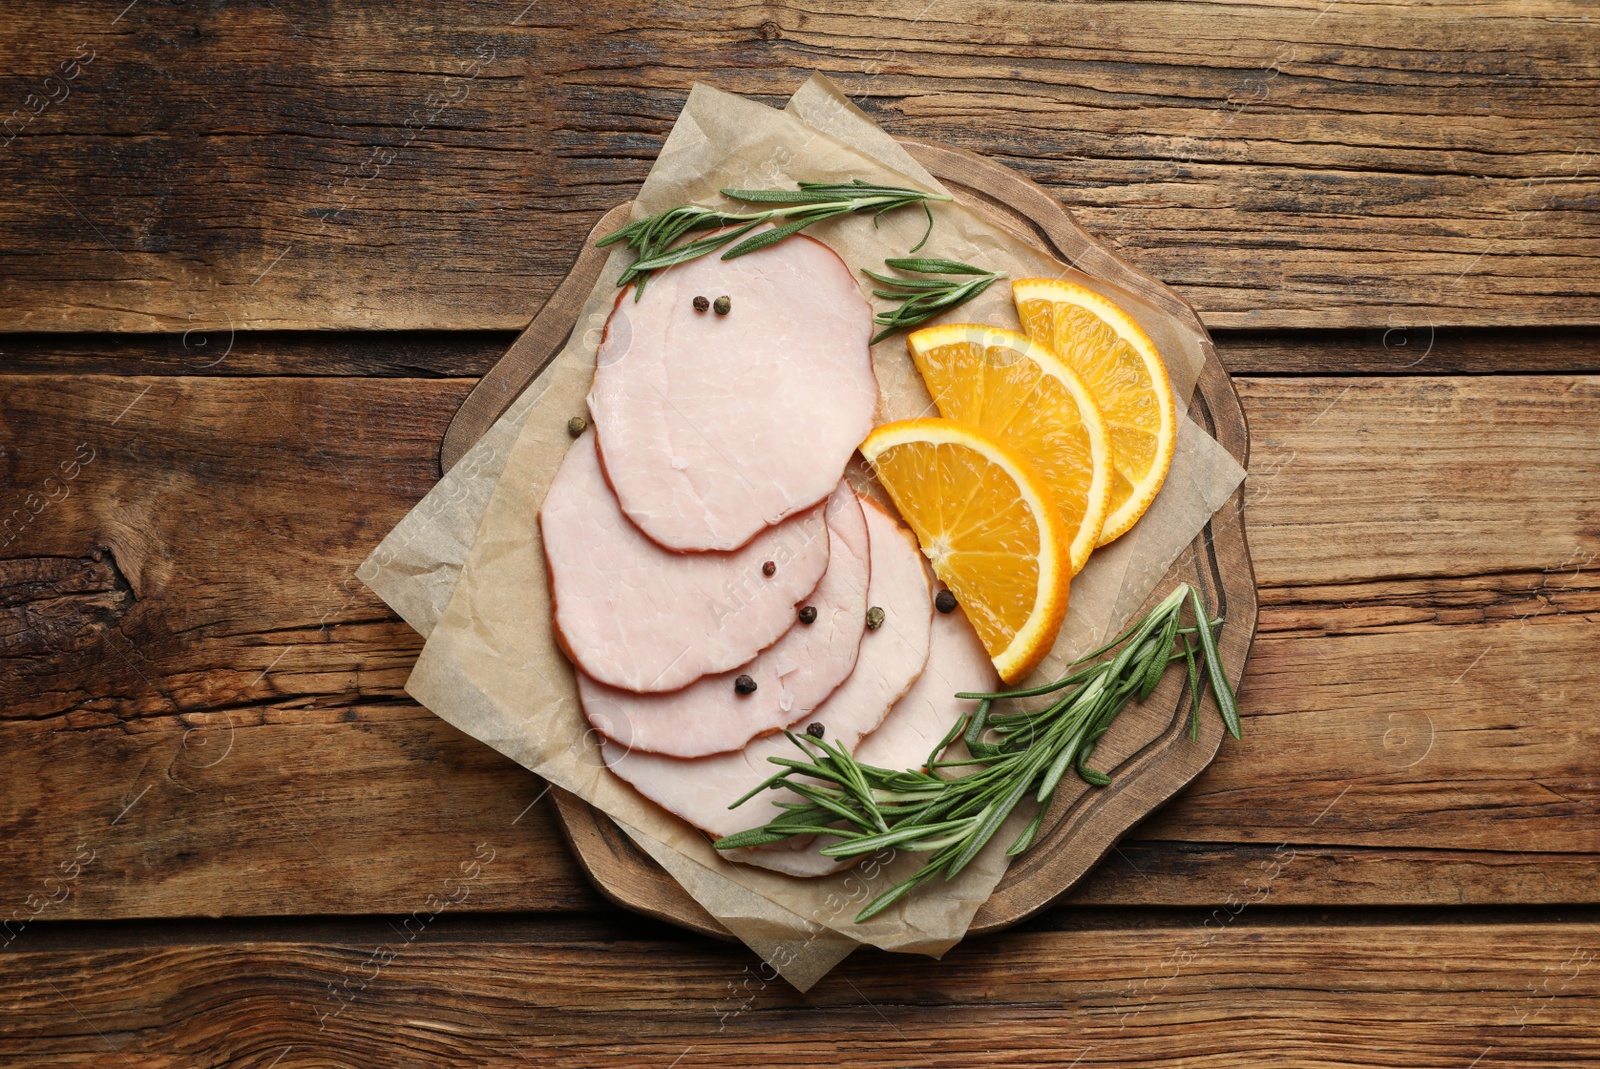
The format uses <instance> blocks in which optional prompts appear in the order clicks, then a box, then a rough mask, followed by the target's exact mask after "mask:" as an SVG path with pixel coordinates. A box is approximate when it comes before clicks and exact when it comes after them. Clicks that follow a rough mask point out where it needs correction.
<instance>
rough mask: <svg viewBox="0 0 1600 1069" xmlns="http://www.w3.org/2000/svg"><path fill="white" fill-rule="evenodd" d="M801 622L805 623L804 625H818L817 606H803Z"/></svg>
mask: <svg viewBox="0 0 1600 1069" xmlns="http://www.w3.org/2000/svg"><path fill="white" fill-rule="evenodd" d="M800 622H801V623H803V624H814V623H816V622H817V607H816V606H815V605H806V606H803V607H802V608H801V609H800Z"/></svg>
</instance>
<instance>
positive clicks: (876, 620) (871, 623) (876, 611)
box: [867, 605, 883, 631]
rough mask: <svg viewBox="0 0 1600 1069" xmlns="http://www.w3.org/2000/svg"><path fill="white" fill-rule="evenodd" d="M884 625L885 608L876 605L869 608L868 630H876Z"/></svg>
mask: <svg viewBox="0 0 1600 1069" xmlns="http://www.w3.org/2000/svg"><path fill="white" fill-rule="evenodd" d="M882 626H883V610H882V609H880V608H878V607H877V606H876V605H874V606H873V607H872V608H870V609H868V610H867V630H868V631H876V630H877V629H878V628H880V627H882Z"/></svg>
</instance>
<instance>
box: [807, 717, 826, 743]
mask: <svg viewBox="0 0 1600 1069" xmlns="http://www.w3.org/2000/svg"><path fill="white" fill-rule="evenodd" d="M826 730H827V728H825V727H823V726H822V722H821V721H819V720H813V721H812V722H811V723H809V724H807V725H806V734H807V735H810V736H811V737H812V738H813V739H820V738H822V733H823V732H824V731H826Z"/></svg>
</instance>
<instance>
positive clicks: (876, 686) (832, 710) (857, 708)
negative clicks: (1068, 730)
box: [602, 498, 933, 871]
mask: <svg viewBox="0 0 1600 1069" xmlns="http://www.w3.org/2000/svg"><path fill="white" fill-rule="evenodd" d="M862 506H863V510H864V512H865V516H866V523H867V533H868V536H869V559H870V562H871V578H870V581H869V583H868V586H867V590H868V595H867V601H868V603H869V604H871V605H875V606H877V607H879V608H881V609H883V611H884V622H883V626H881V627H879V628H878V629H877V630H876V631H869V632H867V633H866V634H865V635H864V636H863V637H862V640H861V653H860V656H859V657H858V658H857V659H856V666H855V669H854V671H852V672H851V673H850V678H849V679H847V680H845V681H844V683H843V684H842V685H841V686H840V687H839V689H838V690H836V691H834V692H833V694H832V696H830V697H829V698H828V700H827V701H825V702H823V703H822V705H821V706H819V707H818V708H817V709H816V710H815V711H814V712H813V713H811V715H809V716H807V717H805V718H804V719H805V720H807V721H814V722H818V723H821V724H823V725H824V728H825V731H826V736H825V737H826V738H827V739H828V741H830V742H837V743H840V744H841V745H843V746H844V747H845V748H846V749H849V748H851V747H854V746H855V744H856V742H857V740H859V739H860V738H861V736H862V735H865V734H866V733H867V732H869V731H871V730H872V729H873V728H875V727H877V726H878V723H879V721H881V720H882V719H883V718H884V717H885V716H886V715H887V714H888V713H889V709H890V707H891V706H893V705H894V704H895V701H896V700H897V699H899V698H900V696H901V695H902V694H905V693H906V692H907V690H908V689H909V688H910V687H911V686H912V684H913V683H914V682H915V681H916V679H917V677H918V676H919V675H921V674H922V672H923V668H924V666H925V665H926V664H927V662H928V642H929V634H930V631H931V629H932V627H933V591H932V586H931V584H930V582H929V580H928V572H927V565H926V564H925V563H924V561H923V556H922V551H921V550H920V549H919V548H918V547H917V541H916V537H915V536H914V535H913V534H912V533H911V532H910V531H909V530H907V529H906V528H904V527H902V526H901V525H900V524H899V522H898V521H896V520H895V519H894V517H892V516H890V515H889V514H888V513H887V512H885V511H884V509H883V508H882V506H880V505H878V504H877V503H876V502H874V501H872V500H871V499H867V498H863V499H862ZM757 693H759V691H758V692H757ZM794 726H795V727H796V728H797V729H798V728H799V726H800V725H799V724H798V723H796V724H795V725H794ZM602 753H603V755H604V757H605V761H606V764H607V765H609V766H610V768H611V771H613V772H615V773H616V774H617V775H619V776H621V777H622V778H623V779H625V780H627V781H628V782H629V783H631V784H633V786H634V787H635V788H636V789H637V790H638V791H639V793H641V794H643V795H644V796H645V797H647V798H649V799H650V800H651V801H653V802H655V803H656V804H657V805H660V806H661V807H662V808H663V809H666V810H668V811H669V812H672V813H675V814H677V815H678V816H680V817H682V818H683V819H684V820H687V821H688V822H689V823H691V824H693V825H695V826H696V827H698V828H700V829H701V830H703V831H705V832H706V833H707V834H710V835H713V836H716V837H719V838H720V837H721V836H724V835H732V834H734V833H735V832H740V831H744V830H746V829H747V828H754V827H759V826H760V825H762V824H765V823H766V822H767V821H769V820H771V819H773V818H774V817H776V816H778V815H779V814H780V813H781V812H782V810H780V809H779V808H778V807H777V805H776V804H774V803H775V802H776V801H793V797H792V796H791V795H790V794H789V793H788V792H786V791H768V792H766V793H765V794H762V795H758V796H756V797H755V798H752V799H750V800H749V801H748V802H746V803H744V805H742V806H740V807H739V808H737V809H729V808H728V805H729V803H731V802H732V801H733V800H734V799H736V798H739V797H740V796H742V795H744V794H745V793H746V792H748V791H749V790H750V789H751V788H752V787H755V786H756V785H758V784H760V783H761V781H763V780H765V779H766V778H767V777H769V776H771V775H772V774H773V773H774V772H777V771H779V769H778V767H777V766H776V765H773V764H772V763H771V762H769V761H768V760H767V758H768V757H795V758H799V757H801V756H802V755H801V753H800V751H799V750H798V749H797V748H796V747H795V745H794V743H792V742H790V741H789V739H788V738H787V737H786V736H784V735H782V734H772V735H764V736H761V737H760V738H756V739H752V740H751V741H750V742H749V744H748V745H746V746H745V747H744V749H742V750H736V751H734V752H732V753H724V754H715V755H713V756H711V757H700V758H695V759H693V760H684V759H682V758H677V757H666V756H663V755H661V754H655V753H643V752H640V751H639V750H633V751H631V752H630V751H629V750H628V749H627V747H625V746H621V745H618V744H617V743H615V742H606V743H604V744H603V747H602ZM804 845H805V844H794V846H796V847H803V846H804ZM735 856H736V857H737V859H738V860H741V861H749V862H751V863H753V864H761V865H764V866H766V867H769V868H777V867H779V866H781V865H788V866H790V868H784V869H780V871H791V869H800V870H804V869H808V868H814V867H815V866H816V862H817V861H818V860H821V861H825V862H827V863H828V867H829V868H832V867H833V861H832V859H831V858H823V857H822V856H821V855H820V854H817V853H816V852H815V851H814V850H805V849H796V848H790V849H785V848H784V847H782V846H775V847H769V848H763V849H761V850H741V851H736V852H735Z"/></svg>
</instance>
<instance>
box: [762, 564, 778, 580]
mask: <svg viewBox="0 0 1600 1069" xmlns="http://www.w3.org/2000/svg"><path fill="white" fill-rule="evenodd" d="M761 574H762V575H764V576H766V577H767V578H768V579H771V578H772V577H773V576H774V575H777V574H778V562H777V561H775V560H769V561H765V562H763V563H762V565H761Z"/></svg>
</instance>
